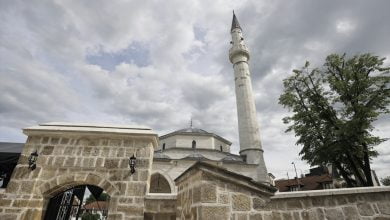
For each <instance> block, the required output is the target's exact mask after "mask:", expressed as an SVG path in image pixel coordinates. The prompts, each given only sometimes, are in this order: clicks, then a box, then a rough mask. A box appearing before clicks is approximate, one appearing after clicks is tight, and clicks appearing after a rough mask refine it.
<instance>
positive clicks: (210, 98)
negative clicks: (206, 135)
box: [0, 0, 390, 177]
mask: <svg viewBox="0 0 390 220" xmlns="http://www.w3.org/2000/svg"><path fill="white" fill-rule="evenodd" d="M389 6H390V3H389V2H388V1H376V2H375V3H372V2H367V1H362V0H361V1H341V2H340V1H309V0H294V1H288V2H286V1H282V0H280V1H254V0H253V1H251V0H248V1H244V2H241V3H240V4H238V3H234V2H233V1H224V0H217V1H211V2H210V1H185V2H184V1H178V0H176V1H175V0H173V1H166V2H164V4H158V3H155V2H143V3H140V2H134V1H128V2H127V1H122V2H120V3H115V4H113V3H112V2H108V1H99V2H96V1H95V2H94V4H90V2H88V3H87V2H85V1H28V2H25V1H17V0H15V1H9V2H1V3H0V18H1V19H0V77H1V80H0V122H1V123H0V124H1V126H0V140H1V141H24V139H25V137H24V136H23V134H22V133H21V131H20V129H21V128H23V127H26V126H30V125H34V124H36V123H39V122H44V121H74V122H110V123H124V124H142V125H147V126H150V127H152V128H153V129H155V130H156V131H158V132H159V134H165V133H167V132H170V131H173V130H177V129H180V128H183V127H187V126H188V123H189V120H190V117H192V118H193V120H194V125H195V126H197V127H200V128H202V129H205V130H208V131H211V132H215V133H217V134H219V135H221V136H223V137H225V138H227V139H229V140H231V141H232V142H233V147H232V149H233V151H234V152H235V153H237V152H238V150H239V144H238V133H237V132H238V131H237V116H236V115H237V113H236V109H235V96H234V81H233V70H232V66H231V64H230V63H229V60H228V49H229V46H230V45H229V42H230V35H229V30H230V22H231V10H232V9H235V10H236V13H237V15H238V18H239V20H240V23H241V25H242V27H243V31H244V35H245V40H246V41H247V43H248V45H249V48H250V50H251V62H250V66H251V69H252V80H253V81H252V83H253V89H254V92H255V97H256V105H257V110H258V117H259V120H260V121H259V123H260V126H261V137H262V140H263V147H264V149H265V159H266V163H267V166H268V169H269V171H270V172H273V173H274V174H275V175H276V176H278V177H285V176H286V172H289V173H290V176H291V175H292V167H291V162H292V161H295V162H296V163H297V166H298V168H299V170H302V171H303V172H304V171H305V170H307V169H308V168H309V166H308V165H307V164H306V163H304V162H302V161H299V156H298V153H299V146H295V137H294V135H293V134H286V133H284V130H285V129H286V125H284V124H283V123H282V121H281V118H282V117H284V116H285V115H287V114H288V112H287V110H285V109H283V108H282V107H281V106H279V105H278V103H277V102H278V97H279V95H280V93H281V91H282V79H284V78H285V77H287V76H288V75H289V74H290V73H291V70H292V69H293V68H298V67H300V66H301V65H302V64H304V62H305V60H309V61H311V62H312V63H313V64H314V65H317V66H320V65H321V64H322V63H323V60H324V58H325V57H326V55H328V54H329V53H334V52H337V53H343V52H347V53H350V54H352V53H357V52H373V53H375V54H378V55H380V56H388V57H389V56H390V44H388V39H387V36H389V35H390V27H389V22H388V20H389V19H390V18H389V17H390V15H389V13H387V9H388V8H389ZM137 44H139V45H142V47H141V48H138V49H139V50H138V49H137V48H135V49H134V48H133V47H132V46H134V45H137ZM129 48H130V49H129ZM131 48H133V49H134V50H132V49H131ZM139 51H140V53H138V52H139ZM376 124H377V127H376V130H375V132H376V133H377V134H378V135H381V136H382V137H386V135H388V133H389V132H390V127H389V117H382V118H381V119H380V120H379V121H378V122H377V123H376ZM387 146H388V144H387V143H386V142H385V143H383V144H381V145H380V146H378V151H379V152H380V153H381V156H379V157H378V158H377V159H375V160H374V161H373V167H374V168H375V169H376V170H377V172H378V174H379V175H380V176H385V175H390V173H389V171H388V169H387V168H388V166H389V160H388V157H389V152H388V147H387Z"/></svg>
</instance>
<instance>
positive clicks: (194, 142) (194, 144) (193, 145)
mask: <svg viewBox="0 0 390 220" xmlns="http://www.w3.org/2000/svg"><path fill="white" fill-rule="evenodd" d="M192 148H194V149H195V148H196V141H195V140H193V141H192Z"/></svg>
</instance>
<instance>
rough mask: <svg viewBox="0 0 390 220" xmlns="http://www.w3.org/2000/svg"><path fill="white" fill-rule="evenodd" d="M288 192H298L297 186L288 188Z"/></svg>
mask: <svg viewBox="0 0 390 220" xmlns="http://www.w3.org/2000/svg"><path fill="white" fill-rule="evenodd" d="M290 191H291V192H294V191H298V186H290Z"/></svg>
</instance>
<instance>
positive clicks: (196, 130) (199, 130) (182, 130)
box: [173, 127, 211, 134]
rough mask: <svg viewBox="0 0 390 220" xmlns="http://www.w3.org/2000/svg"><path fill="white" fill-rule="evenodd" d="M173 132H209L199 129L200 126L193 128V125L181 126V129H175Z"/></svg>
mask: <svg viewBox="0 0 390 220" xmlns="http://www.w3.org/2000/svg"><path fill="white" fill-rule="evenodd" d="M173 133H197V134H211V133H209V132H207V131H205V130H203V129H200V128H194V127H190V128H183V129H180V130H177V131H174V132H173Z"/></svg>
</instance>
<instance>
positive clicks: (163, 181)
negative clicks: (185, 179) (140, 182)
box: [149, 172, 175, 193]
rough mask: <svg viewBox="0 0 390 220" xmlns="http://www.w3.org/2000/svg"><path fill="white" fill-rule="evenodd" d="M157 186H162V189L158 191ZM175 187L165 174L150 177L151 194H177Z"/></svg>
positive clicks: (155, 174)
mask: <svg viewBox="0 0 390 220" xmlns="http://www.w3.org/2000/svg"><path fill="white" fill-rule="evenodd" d="M157 181H159V182H157ZM157 184H160V187H161V188H160V189H157ZM174 187H175V186H174V185H173V183H172V181H171V179H170V178H169V176H167V175H165V174H163V173H160V172H155V173H153V174H152V175H151V176H150V187H149V193H173V192H175V188H174Z"/></svg>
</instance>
